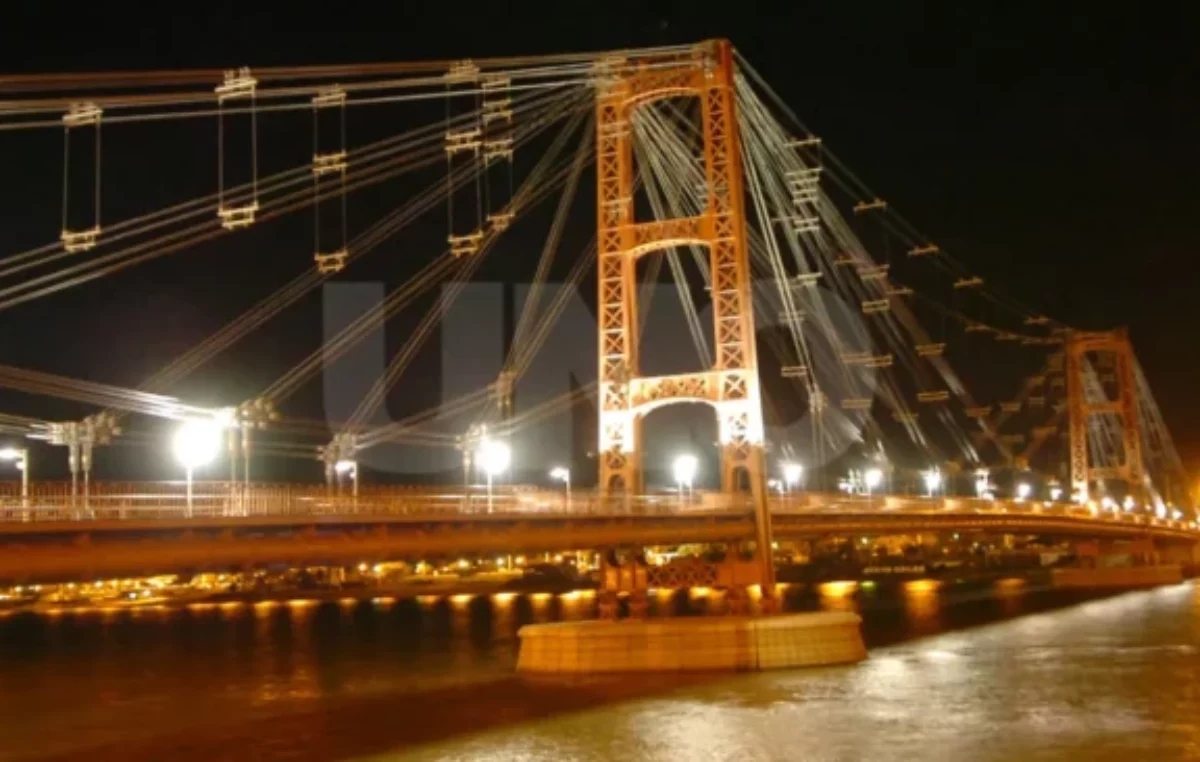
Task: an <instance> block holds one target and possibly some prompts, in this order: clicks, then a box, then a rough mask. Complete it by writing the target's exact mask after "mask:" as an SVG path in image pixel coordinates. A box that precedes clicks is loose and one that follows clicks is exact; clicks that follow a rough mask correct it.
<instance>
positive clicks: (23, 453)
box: [0, 447, 29, 508]
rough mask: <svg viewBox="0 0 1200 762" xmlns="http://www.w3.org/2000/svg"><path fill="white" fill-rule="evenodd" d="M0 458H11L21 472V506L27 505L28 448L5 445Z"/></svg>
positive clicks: (0, 452)
mask: <svg viewBox="0 0 1200 762" xmlns="http://www.w3.org/2000/svg"><path fill="white" fill-rule="evenodd" d="M0 460H11V461H13V465H15V466H16V467H17V470H18V471H20V472H21V507H22V508H28V507H29V450H27V449H25V448H24V447H5V448H4V449H3V450H0Z"/></svg>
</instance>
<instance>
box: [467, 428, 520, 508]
mask: <svg viewBox="0 0 1200 762" xmlns="http://www.w3.org/2000/svg"><path fill="white" fill-rule="evenodd" d="M511 462H512V448H510V447H509V446H508V445H507V444H505V443H504V442H501V441H499V440H497V439H484V440H483V441H481V442H480V443H479V449H478V450H477V451H476V452H475V463H476V464H477V465H478V466H479V468H481V469H483V472H484V474H486V475H487V510H488V513H491V512H492V479H493V478H494V477H496V476H499V475H500V474H502V473H504V472H505V471H507V470H508V466H509V464H510V463H511Z"/></svg>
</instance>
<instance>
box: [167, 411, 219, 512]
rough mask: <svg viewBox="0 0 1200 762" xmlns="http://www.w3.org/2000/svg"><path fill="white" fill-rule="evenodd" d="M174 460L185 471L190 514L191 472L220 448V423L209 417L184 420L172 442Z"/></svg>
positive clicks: (215, 454)
mask: <svg viewBox="0 0 1200 762" xmlns="http://www.w3.org/2000/svg"><path fill="white" fill-rule="evenodd" d="M172 449H173V450H174V452H175V460H177V461H179V464H180V465H181V466H183V468H184V471H185V472H186V473H187V515H188V516H189V517H190V516H191V515H192V474H193V472H194V471H195V470H196V469H197V468H201V467H203V466H206V465H208V464H209V463H211V462H212V461H213V459H215V458H216V457H217V453H218V452H219V451H220V449H221V425H220V424H219V423H218V422H217V421H215V420H211V419H203V418H193V419H191V420H187V421H184V422H183V424H182V425H181V426H180V427H179V428H178V429H177V430H176V431H175V439H174V440H173V442H172Z"/></svg>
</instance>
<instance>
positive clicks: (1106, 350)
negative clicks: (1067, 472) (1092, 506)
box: [1064, 330, 1146, 500]
mask: <svg viewBox="0 0 1200 762" xmlns="http://www.w3.org/2000/svg"><path fill="white" fill-rule="evenodd" d="M1064 353H1065V355H1066V375H1067V406H1068V415H1069V418H1070V444H1071V491H1072V494H1073V495H1074V496H1075V497H1076V498H1077V499H1079V498H1082V499H1085V500H1086V499H1087V496H1088V491H1089V489H1090V486H1091V484H1093V483H1094V482H1096V481H1100V480H1103V479H1121V480H1123V481H1125V482H1126V483H1127V484H1128V488H1129V490H1130V493H1131V494H1133V495H1134V496H1135V497H1138V498H1141V497H1142V496H1143V494H1142V493H1144V492H1145V489H1146V466H1145V462H1144V460H1143V458H1142V421H1141V417H1140V416H1139V413H1138V406H1137V375H1136V370H1135V368H1136V365H1135V360H1134V356H1133V345H1132V344H1131V343H1130V341H1129V334H1128V333H1126V332H1125V331H1124V330H1117V331H1104V332H1084V331H1073V332H1071V333H1070V334H1068V336H1067V341H1066V347H1065V352H1064ZM1089 354H1111V355H1112V357H1113V365H1114V368H1115V372H1114V374H1113V379H1112V380H1113V381H1114V382H1115V385H1116V390H1117V393H1116V399H1115V400H1103V401H1097V400H1090V399H1089V397H1088V394H1087V391H1086V388H1085V379H1084V359H1085V358H1086V357H1087V356H1088V355H1089ZM1093 415H1115V416H1117V418H1118V419H1119V420H1120V422H1121V445H1122V449H1123V451H1124V452H1123V456H1122V459H1121V462H1120V463H1119V464H1118V465H1116V466H1107V467H1105V466H1096V465H1094V464H1092V462H1091V459H1090V457H1089V453H1088V426H1089V419H1090V418H1091V416H1093Z"/></svg>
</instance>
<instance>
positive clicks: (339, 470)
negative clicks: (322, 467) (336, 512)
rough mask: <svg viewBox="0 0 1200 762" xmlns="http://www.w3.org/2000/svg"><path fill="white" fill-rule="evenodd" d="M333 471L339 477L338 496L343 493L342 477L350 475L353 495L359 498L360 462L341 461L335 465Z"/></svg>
mask: <svg viewBox="0 0 1200 762" xmlns="http://www.w3.org/2000/svg"><path fill="white" fill-rule="evenodd" d="M333 471H334V473H336V474H337V475H338V477H339V478H338V495H339V496H340V495H341V493H342V482H341V477H342V476H343V475H346V474H349V476H350V483H351V493H350V494H351V495H353V496H354V497H358V462H357V461H353V460H339V461H338V462H336V463H334V464H333Z"/></svg>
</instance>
